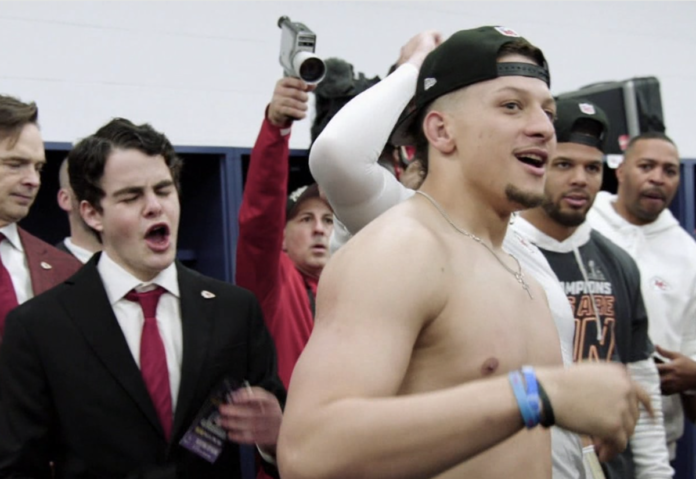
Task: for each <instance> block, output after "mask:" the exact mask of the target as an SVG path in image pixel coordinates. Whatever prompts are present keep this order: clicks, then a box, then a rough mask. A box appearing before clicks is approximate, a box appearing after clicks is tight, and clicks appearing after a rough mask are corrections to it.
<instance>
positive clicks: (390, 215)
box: [332, 199, 446, 263]
mask: <svg viewBox="0 0 696 479" xmlns="http://www.w3.org/2000/svg"><path fill="white" fill-rule="evenodd" d="M424 206H426V207H424ZM431 213H432V211H428V209H427V205H422V204H419V203H418V202H415V201H414V199H410V200H407V201H405V202H403V203H400V204H398V205H396V206H394V207H393V208H391V209H389V210H388V211H386V212H385V213H384V214H382V215H380V216H379V217H378V218H376V219H375V220H373V221H372V222H370V223H369V224H368V225H367V226H365V227H364V228H363V229H362V230H360V232H358V233H357V234H356V235H355V236H354V237H353V238H352V239H351V240H350V241H349V242H348V243H347V244H346V245H345V247H343V248H341V249H340V250H339V251H338V252H337V253H336V254H335V255H334V256H333V257H332V262H333V261H334V260H337V261H336V262H337V263H338V262H340V261H343V259H342V258H343V257H347V258H349V259H350V261H353V260H355V259H357V258H355V257H356V256H363V255H374V256H377V257H378V258H383V260H384V262H388V261H389V260H390V259H392V258H395V259H400V260H406V259H409V261H410V262H417V261H419V260H424V261H427V262H433V261H437V260H438V259H439V258H442V259H445V256H446V250H445V248H444V242H443V238H442V234H441V232H440V231H439V229H438V228H437V225H435V224H433V223H434V222H433V221H432V218H431V216H432V215H431ZM380 262H381V261H380Z"/></svg>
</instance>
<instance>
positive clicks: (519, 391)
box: [508, 371, 539, 429]
mask: <svg viewBox="0 0 696 479" xmlns="http://www.w3.org/2000/svg"><path fill="white" fill-rule="evenodd" d="M508 379H509V380H510V385H512V392H513V393H514V394H515V399H516V400H517V407H518V408H519V409H520V414H521V415H522V421H523V422H524V425H525V426H526V427H527V428H528V429H531V428H533V427H534V426H536V425H537V424H538V423H539V415H538V414H537V415H536V416H535V414H534V411H532V409H531V408H530V407H529V401H528V400H527V394H526V393H525V391H524V385H523V384H522V375H521V374H520V372H519V371H510V373H508Z"/></svg>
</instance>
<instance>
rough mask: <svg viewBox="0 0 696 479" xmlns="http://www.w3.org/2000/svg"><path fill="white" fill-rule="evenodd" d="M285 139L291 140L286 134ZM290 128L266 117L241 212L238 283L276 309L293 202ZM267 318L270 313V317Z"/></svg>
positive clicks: (254, 155) (253, 155)
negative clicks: (289, 202)
mask: <svg viewBox="0 0 696 479" xmlns="http://www.w3.org/2000/svg"><path fill="white" fill-rule="evenodd" d="M283 133H285V134H283ZM289 139H290V128H287V129H281V128H278V127H276V126H274V125H273V124H271V122H270V121H268V118H267V117H264V121H263V124H262V125H261V131H260V132H259V136H258V137H257V138H256V144H255V145H254V148H253V150H252V151H251V160H250V164H249V170H248V171H247V178H246V185H245V187H244V194H243V196H242V205H241V207H240V210H239V239H238V242H237V268H236V276H237V277H236V281H237V284H238V285H239V286H241V287H243V288H247V289H249V290H250V291H252V292H253V293H254V294H255V295H256V297H257V298H258V299H259V301H260V302H261V303H262V304H269V303H270V304H274V303H275V301H269V295H271V294H273V293H274V292H277V291H278V286H279V284H280V282H281V281H282V278H281V277H280V276H281V274H280V255H281V253H282V245H283V231H284V229H285V207H286V202H287V196H288V191H287V189H288V186H287V185H288V176H289V169H290V168H289ZM266 313H267V312H266Z"/></svg>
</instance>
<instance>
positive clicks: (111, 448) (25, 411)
mask: <svg viewBox="0 0 696 479" xmlns="http://www.w3.org/2000/svg"><path fill="white" fill-rule="evenodd" d="M98 258H99V255H95V257H93V258H92V259H91V260H90V261H89V262H88V263H87V264H86V265H85V266H84V267H83V268H82V269H81V270H80V271H79V272H78V273H77V274H75V275H74V276H73V277H71V278H70V279H68V280H67V281H66V282H65V283H63V284H61V285H59V286H58V287H56V288H54V289H52V290H50V291H48V292H47V293H45V294H43V295H41V296H38V297H36V298H34V299H32V300H30V301H28V302H26V303H24V304H23V305H20V306H19V307H18V308H16V309H15V310H14V311H12V312H11V313H10V314H9V315H8V317H7V322H6V328H5V332H6V334H5V339H4V342H3V347H2V348H0V391H2V393H0V477H22V478H24V477H31V478H42V479H43V478H49V477H50V471H49V469H48V462H49V459H51V460H53V461H54V463H55V477H56V478H57V479H60V478H80V479H82V478H85V479H86V478H94V479H97V478H99V479H109V478H123V477H129V478H173V477H177V478H191V479H197V478H201V479H215V478H225V479H234V478H237V477H240V465H239V453H238V447H237V446H236V445H235V444H232V443H229V442H228V443H227V444H226V446H225V449H224V450H223V452H222V454H221V456H220V457H219V458H218V460H217V461H216V463H215V464H213V465H211V464H209V463H207V462H206V461H204V460H203V459H200V458H198V457H197V456H195V455H194V454H192V453H190V452H189V451H187V450H186V449H184V448H182V447H180V446H179V445H178V443H179V440H180V439H181V437H182V436H183V434H184V432H185V431H186V429H187V428H188V427H189V425H190V424H191V423H192V422H193V420H194V416H195V415H196V413H197V412H198V411H199V409H200V408H201V406H202V405H203V403H204V401H205V400H206V398H207V397H208V395H209V393H210V392H211V389H212V388H214V386H216V385H217V384H218V383H219V382H220V381H221V380H222V378H224V377H231V378H233V379H235V380H237V381H240V382H241V381H242V380H244V379H247V380H248V381H249V382H250V383H251V384H252V385H258V386H260V387H263V388H264V389H267V390H269V391H271V392H273V393H274V394H276V395H277V396H278V398H279V399H280V401H281V404H283V403H284V399H285V391H284V389H283V386H282V384H281V382H280V380H279V378H278V377H277V373H276V356H275V348H274V346H273V342H272V340H271V337H270V335H269V333H268V331H267V330H266V327H265V325H264V321H263V318H262V315H261V311H260V307H259V305H258V302H257V301H256V299H255V297H254V296H253V295H252V294H251V293H250V292H248V291H246V290H243V289H241V288H237V287H235V286H232V285H230V284H228V283H223V282H221V281H217V280H214V279H212V278H208V277H205V276H202V275H200V274H198V273H196V272H194V271H192V270H190V269H187V268H185V267H183V266H182V265H180V264H178V263H177V270H178V277H179V286H180V292H181V319H182V332H183V364H182V367H181V385H180V388H179V395H178V401H177V405H176V411H175V417H174V425H173V430H172V441H171V442H170V443H169V444H168V443H167V442H166V440H165V438H164V435H163V432H162V428H161V426H160V424H159V421H158V419H157V415H156V413H155V409H154V406H153V405H152V401H151V400H150V397H149V395H148V392H147V390H146V388H145V385H144V383H143V381H142V377H141V375H140V370H139V369H138V367H137V366H136V364H135V361H134V360H133V357H132V355H131V352H130V350H129V349H128V346H127V344H126V341H125V338H124V336H123V333H122V331H121V328H120V327H119V324H118V322H117V320H116V317H115V316H114V313H113V310H112V308H111V306H110V305H109V302H108V299H107V295H106V292H105V290H104V286H103V284H102V281H101V277H100V276H99V273H98V271H97V268H96V264H97V261H98ZM203 292H208V293H212V295H214V297H212V298H211V297H209V296H211V295H210V294H208V293H206V294H205V295H204V294H203ZM206 296H208V297H206Z"/></svg>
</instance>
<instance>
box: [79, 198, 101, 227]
mask: <svg viewBox="0 0 696 479" xmlns="http://www.w3.org/2000/svg"><path fill="white" fill-rule="evenodd" d="M80 216H82V219H83V220H84V222H85V223H87V225H88V226H89V227H90V228H92V229H94V230H96V231H98V232H99V233H101V232H102V231H104V225H103V217H102V214H101V213H100V212H99V211H97V209H96V208H95V207H94V206H92V205H91V204H90V203H89V202H87V200H82V201H80Z"/></svg>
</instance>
